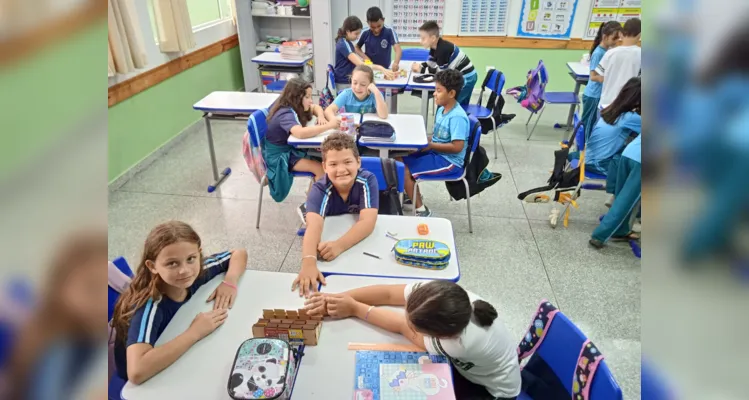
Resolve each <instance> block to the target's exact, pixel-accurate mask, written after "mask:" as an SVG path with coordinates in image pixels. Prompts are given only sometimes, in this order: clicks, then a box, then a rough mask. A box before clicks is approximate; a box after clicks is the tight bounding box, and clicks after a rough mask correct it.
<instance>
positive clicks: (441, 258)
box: [393, 239, 450, 270]
mask: <svg viewBox="0 0 749 400" xmlns="http://www.w3.org/2000/svg"><path fill="white" fill-rule="evenodd" d="M393 254H394V255H395V261H396V262H398V263H399V264H402V265H407V266H409V267H416V268H424V269H434V270H440V269H445V268H446V267H447V265H448V264H449V263H450V248H449V247H448V246H447V245H446V244H445V243H442V242H438V241H436V240H428V239H402V240H399V241H398V242H397V243H396V244H395V246H394V247H393Z"/></svg>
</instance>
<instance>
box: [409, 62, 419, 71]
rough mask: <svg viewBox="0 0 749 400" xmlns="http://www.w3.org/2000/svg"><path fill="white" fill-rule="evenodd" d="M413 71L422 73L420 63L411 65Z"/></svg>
mask: <svg viewBox="0 0 749 400" xmlns="http://www.w3.org/2000/svg"><path fill="white" fill-rule="evenodd" d="M411 71H413V72H419V71H421V65H420V64H419V63H413V64H411Z"/></svg>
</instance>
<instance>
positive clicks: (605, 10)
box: [584, 0, 642, 39]
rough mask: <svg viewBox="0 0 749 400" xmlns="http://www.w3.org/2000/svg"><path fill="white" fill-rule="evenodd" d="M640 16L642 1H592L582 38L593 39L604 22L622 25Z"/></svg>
mask: <svg viewBox="0 0 749 400" xmlns="http://www.w3.org/2000/svg"><path fill="white" fill-rule="evenodd" d="M641 15H642V0H593V3H592V7H591V10H590V17H589V18H588V25H587V28H586V29H585V36H584V37H585V38H586V39H593V38H595V37H596V34H597V33H598V28H600V27H601V24H603V23H604V22H608V21H619V22H621V23H622V24H624V23H625V22H626V21H627V20H628V19H632V18H641Z"/></svg>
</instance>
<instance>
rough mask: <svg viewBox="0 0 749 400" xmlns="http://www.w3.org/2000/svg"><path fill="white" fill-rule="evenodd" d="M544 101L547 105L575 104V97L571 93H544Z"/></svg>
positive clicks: (576, 99)
mask: <svg viewBox="0 0 749 400" xmlns="http://www.w3.org/2000/svg"><path fill="white" fill-rule="evenodd" d="M544 100H546V102H547V103H549V104H577V103H578V102H579V100H578V98H577V96H575V93H573V92H546V93H545V94H544Z"/></svg>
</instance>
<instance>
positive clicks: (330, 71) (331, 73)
mask: <svg viewBox="0 0 749 400" xmlns="http://www.w3.org/2000/svg"><path fill="white" fill-rule="evenodd" d="M327 83H328V89H330V93H332V94H333V98H335V97H336V96H338V89H337V88H336V86H335V69H334V68H333V66H332V65H330V64H328V82H327Z"/></svg>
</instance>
